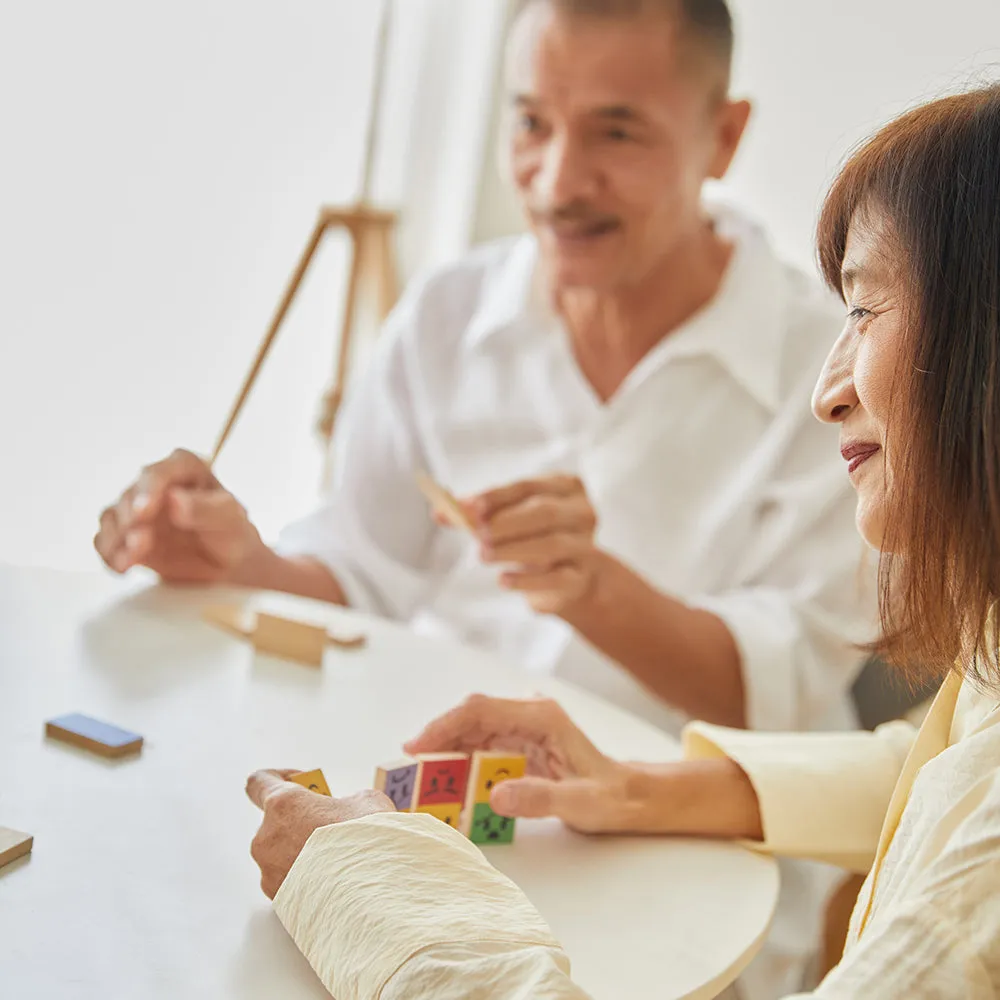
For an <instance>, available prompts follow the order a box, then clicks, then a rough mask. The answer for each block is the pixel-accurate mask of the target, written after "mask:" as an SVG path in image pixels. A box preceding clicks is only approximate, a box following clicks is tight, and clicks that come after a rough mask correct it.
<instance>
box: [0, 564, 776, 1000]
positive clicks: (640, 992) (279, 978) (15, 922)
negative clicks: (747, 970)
mask: <svg viewBox="0 0 1000 1000" xmlns="http://www.w3.org/2000/svg"><path fill="white" fill-rule="evenodd" d="M137 584H138V585H137ZM218 600H219V593H218V592H215V593H212V594H210V595H208V594H206V592H204V591H201V592H198V591H186V592H182V591H172V590H167V589H163V588H152V589H150V588H149V587H148V586H147V584H146V583H144V582H142V581H138V582H137V581H131V582H130V583H127V584H123V583H121V582H119V581H113V580H111V579H108V578H105V577H102V576H97V575H94V576H84V575H80V576H75V575H69V574H59V573H54V572H47V571H39V570H31V571H29V570H19V569H12V568H3V567H0V826H12V827H15V828H19V829H22V830H26V831H27V832H29V833H32V834H34V836H35V850H34V853H33V854H32V856H31V857H30V858H27V859H24V860H22V861H18V862H15V863H14V864H13V865H11V866H9V867H8V868H6V869H3V870H0V996H3V997H4V998H7V997H10V998H11V1000H14V998H16V1000H27V998H31V1000H139V998H141V1000H168V998H169V1000H177V998H180V997H183V998H184V1000H201V998H204V1000H258V998H259V1000H265V998H266V1000H277V998H281V1000H306V998H322V997H324V996H326V993H325V991H324V990H323V988H322V986H321V985H320V984H319V982H318V981H317V980H316V979H315V978H314V976H313V974H312V972H311V970H310V969H309V967H308V965H307V964H306V962H305V961H304V959H303V958H302V957H301V956H300V955H299V954H298V952H297V951H296V949H295V947H294V945H293V944H292V942H291V940H290V939H289V938H288V937H287V936H286V934H285V932H284V930H283V929H282V927H281V925H280V924H279V923H278V921H277V919H276V918H275V916H274V915H273V913H272V912H271V910H270V907H269V904H268V903H267V901H266V900H265V899H264V897H263V896H262V895H261V894H260V891H259V888H258V884H257V881H258V879H257V872H256V869H255V867H254V865H253V863H252V861H251V859H250V857H249V854H248V847H249V843H250V839H251V837H252V835H253V833H254V830H255V829H256V825H257V820H258V816H257V811H256V809H255V808H254V807H253V806H252V805H251V804H250V803H249V802H248V801H247V800H246V799H245V797H244V794H243V785H244V779H245V778H246V776H247V774H248V773H249V772H250V771H252V770H254V769H256V768H258V767H266V766H271V767H298V768H302V769H311V768H314V767H322V768H323V770H324V772H325V774H326V776H327V779H328V780H329V782H330V785H331V787H332V788H333V790H334V794H337V793H338V792H341V793H343V792H347V791H353V790H355V789H358V788H362V787H367V786H368V785H369V784H370V782H371V779H372V774H373V769H374V766H375V765H376V764H377V763H379V762H380V761H382V760H384V759H392V758H393V757H396V756H398V754H399V746H400V743H401V742H402V740H403V739H405V738H407V737H409V736H411V735H413V734H415V733H416V732H417V731H419V729H420V728H421V726H422V725H423V723H425V722H426V721H427V720H429V719H430V718H431V717H433V716H434V715H435V714H437V713H438V712H440V711H441V710H443V709H446V708H448V707H450V706H451V705H453V704H454V703H456V702H457V701H459V700H460V699H461V698H462V697H464V696H465V695H466V694H468V693H469V692H471V691H474V690H479V691H485V692H488V693H493V694H501V695H520V694H531V693H532V692H533V691H535V690H537V689H538V688H539V684H538V683H537V682H536V681H535V680H534V679H532V678H527V677H524V676H523V675H521V674H519V673H517V672H516V671H512V670H508V669H506V668H505V667H504V666H503V665H501V664H499V663H497V662H495V661H493V660H491V659H490V658H489V657H487V656H485V655H483V654H480V653H474V652H470V651H469V650H466V649H463V648H461V647H459V646H451V645H448V644H444V643H438V642H431V641H428V640H425V639H420V638H417V637H414V636H412V635H410V634H409V633H407V632H406V631H405V630H404V629H401V628H398V627H396V626H392V625H389V624H387V623H385V622H380V621H375V620H372V619H366V618H361V617H360V616H357V615H354V614H351V613H349V612H345V611H342V610H340V609H336V608H328V607H326V606H325V605H308V606H307V602H297V601H294V600H292V599H290V600H291V601H292V603H291V606H292V607H293V608H297V609H298V610H299V612H300V613H305V612H308V613H309V614H310V615H312V614H314V613H315V612H316V611H317V609H319V610H320V613H321V614H323V615H324V616H325V617H326V619H327V620H328V621H329V622H330V623H331V626H335V627H336V628H338V629H340V630H341V631H343V632H354V631H357V630H358V629H362V630H363V631H364V632H365V633H367V634H368V636H369V637H370V644H369V647H368V648H367V649H366V650H364V651H362V652H353V653H347V652H343V653H341V652H337V651H333V650H331V651H330V652H329V653H328V654H327V659H326V663H325V665H324V668H323V669H322V670H321V671H320V670H315V669H310V668H308V667H301V666H296V665H293V664H291V663H286V662H284V661H280V660H276V659H271V658H264V657H258V658H256V659H255V658H254V656H253V655H252V653H251V651H250V650H249V648H248V646H247V645H246V644H245V643H241V642H240V641H238V640H236V639H234V638H231V637H229V636H227V635H225V634H223V633H221V632H219V631H217V630H215V629H214V628H212V627H211V626H209V625H207V624H204V623H202V622H201V621H200V620H199V607H200V606H201V605H203V604H204V603H205V602H206V601H212V602H217V601H218ZM546 690H548V691H549V692H551V693H555V694H557V696H558V697H559V698H560V700H561V701H562V702H563V704H564V705H565V706H566V707H567V708H568V709H569V711H570V712H571V714H572V715H573V716H574V717H575V718H576V719H577V721H578V722H579V723H580V724H581V725H583V726H584V727H585V728H586V729H587V731H588V732H589V733H590V734H591V735H592V737H593V738H594V739H595V741H596V742H597V743H598V744H599V745H600V746H601V747H602V748H604V749H606V750H607V751H609V752H611V753H614V754H616V755H618V756H621V757H627V758H632V759H647V760H656V759H666V758H669V757H671V756H674V755H676V746H675V745H674V744H673V743H672V741H670V740H669V739H668V738H667V737H665V736H664V735H663V734H662V733H660V732H659V731H657V730H656V729H654V728H652V727H651V726H648V725H647V724H645V723H643V722H641V721H638V720H636V719H634V718H632V717H631V716H629V715H627V714H625V713H624V712H621V711H619V710H618V709H616V708H613V707H610V706H608V705H606V704H604V703H602V702H600V701H598V700H597V699H595V698H592V697H590V696H589V695H585V694H583V693H582V692H579V691H577V690H575V689H572V688H569V687H566V686H564V685H555V684H551V685H547V686H546ZM75 711H79V712H84V713H88V714H92V715H95V716H97V717H99V718H102V719H105V720H106V721H109V722H112V723H115V724H117V725H120V726H123V727H125V728H128V729H133V730H135V731H138V732H140V733H142V734H143V735H144V736H145V738H146V745H145V748H144V750H143V752H142V755H141V756H139V757H138V758H134V759H129V760H125V761H121V762H109V761H105V760H103V759H101V758H98V757H94V756H92V755H90V754H88V753H86V752H83V751H78V750H76V749H74V748H71V747H68V746H66V745H64V744H61V743H55V742H51V741H47V740H46V739H44V738H43V723H44V720H46V719H48V718H51V717H53V716H56V715H60V714H63V713H66V712H75ZM487 853H488V857H489V859H490V861H492V862H493V863H494V864H495V865H496V866H497V867H498V868H500V869H501V870H502V871H504V872H506V873H507V874H508V875H510V876H511V877H512V878H513V879H514V880H515V881H516V882H517V883H518V884H519V885H521V886H522V888H523V889H524V890H525V891H526V892H527V893H528V895H529V896H530V897H531V899H532V900H533V901H534V902H535V904H536V905H537V906H538V907H539V909H540V910H541V912H542V913H543V914H544V916H545V917H546V918H547V919H548V921H549V922H550V924H551V925H552V927H553V929H554V931H555V933H556V934H557V935H558V936H559V937H560V938H561V940H562V941H563V942H564V944H565V945H566V947H567V950H568V952H569V954H570V956H571V958H572V961H573V965H574V970H575V975H576V977H577V979H578V981H579V982H580V983H581V984H582V985H583V986H584V987H586V988H587V989H588V990H590V991H591V992H592V994H593V996H594V997H595V998H598V1000H654V998H655V1000H680V998H682V997H683V998H707V997H712V996H714V995H715V994H716V992H718V991H719V990H721V989H722V988H723V987H724V986H725V985H726V984H728V983H729V982H730V981H731V980H732V979H733V978H734V977H735V976H736V975H737V974H738V973H739V971H740V970H741V969H742V968H743V967H744V966H745V965H746V964H747V962H749V960H750V958H751V957H752V956H753V954H754V953H755V951H756V950H757V947H758V946H759V943H760V940H761V938H762V936H763V935H764V934H765V931H766V929H767V926H768V923H769V921H770V919H771V915H772V911H773V909H774V905H775V901H776V898H777V889H778V876H777V870H776V867H775V865H774V864H773V862H771V861H770V860H768V859H764V858H760V857H757V856H754V855H752V854H751V853H749V852H747V851H744V850H742V849H740V848H739V847H736V846H731V845H723V844H707V843H688V842H683V841H670V840H666V839H588V838H584V837H581V836H577V835H574V834H572V833H570V832H568V831H566V830H565V829H564V828H563V827H562V826H561V825H560V824H559V823H557V822H552V821H536V822H521V823H519V825H518V835H517V841H516V843H515V844H514V845H512V846H509V847H494V848H492V849H490V850H489V851H488V852H487Z"/></svg>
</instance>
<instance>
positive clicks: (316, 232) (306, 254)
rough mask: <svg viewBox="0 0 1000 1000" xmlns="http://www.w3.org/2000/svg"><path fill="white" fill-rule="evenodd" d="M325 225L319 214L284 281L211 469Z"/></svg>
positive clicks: (286, 313)
mask: <svg viewBox="0 0 1000 1000" xmlns="http://www.w3.org/2000/svg"><path fill="white" fill-rule="evenodd" d="M328 225H329V223H328V222H327V220H326V217H325V214H324V213H323V212H320V217H319V220H318V221H317V222H316V225H315V227H314V228H313V231H312V235H311V236H310V237H309V242H308V243H307V244H306V248H305V250H303V252H302V256H301V257H300V258H299V262H298V264H297V265H296V267H295V271H294V272H293V273H292V276H291V278H290V279H289V281H288V285H287V286H286V287H285V293H284V295H282V297H281V301H280V302H279V303H278V308H277V309H276V310H275V313H274V316H273V317H272V319H271V325H270V326H269V327H268V329H267V333H266V334H265V335H264V339H263V341H261V345H260V347H259V348H258V349H257V355H256V357H255V358H254V360H253V364H252V365H251V366H250V371H249V372H247V376H246V378H245V379H244V380H243V385H242V387H241V388H240V391H239V394H238V395H237V397H236V401H235V402H234V403H233V407H232V409H231V410H230V411H229V418H228V419H227V420H226V425H225V427H223V429H222V433H221V434H220V435H219V437H218V439H217V440H216V442H215V447H214V448H213V449H212V458H211V464H212V465H214V464H215V462H216V460H217V459H218V457H219V453H220V452H221V451H222V449H223V446H224V445H225V443H226V441H227V440H228V439H229V435H230V434H231V433H232V430H233V427H234V426H235V424H236V421H237V419H238V418H239V415H240V413H241V412H242V410H243V407H244V405H245V404H246V401H247V398H248V397H249V395H250V390H251V389H252V388H253V386H254V383H255V382H256V381H257V376H258V375H259V374H260V370H261V367H262V366H263V364H264V361H265V360H266V359H267V355H268V352H269V351H270V350H271V346H272V345H273V344H274V341H275V338H276V337H277V336H278V331H279V330H280V329H281V324H282V323H283V322H284V320H285V316H286V315H288V310H289V309H290V308H291V305H292V302H293V301H294V300H295V296H296V295H297V294H298V291H299V286H300V285H301V284H302V279H303V278H304V277H305V275H306V272H307V271H308V270H309V265H310V264H311V263H312V260H313V257H315V256H316V250H317V249H318V247H319V245H320V242H321V241H322V239H323V234H324V233H325V232H326V229H327V226H328Z"/></svg>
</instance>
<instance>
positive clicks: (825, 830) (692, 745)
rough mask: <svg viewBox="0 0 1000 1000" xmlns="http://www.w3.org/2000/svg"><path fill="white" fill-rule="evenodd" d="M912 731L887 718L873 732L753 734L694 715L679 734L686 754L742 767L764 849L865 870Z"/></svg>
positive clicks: (693, 757) (851, 868)
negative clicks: (749, 785)
mask: <svg viewBox="0 0 1000 1000" xmlns="http://www.w3.org/2000/svg"><path fill="white" fill-rule="evenodd" d="M915 736H916V730H915V729H914V728H913V727H912V726H911V725H910V724H909V723H906V722H892V723H889V724H888V725H886V726H881V727H880V728H879V729H877V730H876V731H875V732H874V733H862V732H855V733H751V732H747V731H746V730H740V729H726V728H724V727H722V726H711V725H708V724H707V723H701V722H696V723H692V724H691V725H689V726H688V727H687V728H686V729H685V730H684V734H683V745H684V754H685V756H686V757H687V758H688V759H692V760H697V759H706V758H713V757H728V758H730V759H731V760H733V761H735V762H736V763H737V764H739V765H740V767H741V768H742V769H743V770H744V771H745V772H746V774H747V776H748V777H749V779H750V781H751V783H752V784H753V787H754V790H755V791H756V793H757V800H758V803H759V805H760V815H761V822H762V825H763V829H764V841H763V843H759V844H758V843H753V844H748V845H747V846H749V847H751V848H753V849H754V850H760V851H765V852H767V853H769V854H777V855H782V856H784V857H792V858H808V859H810V860H814V861H825V862H827V863H829V864H834V865H839V866H840V867H842V868H847V869H849V870H851V871H855V872H859V873H862V874H863V873H866V872H867V871H868V869H869V868H870V867H871V863H872V860H873V858H874V856H875V851H876V849H877V848H878V841H879V834H880V833H881V830H882V823H883V821H884V819H885V814H886V810H887V809H888V806H889V801H890V799H891V798H892V793H893V790H894V788H895V787H896V781H897V779H898V778H899V774H900V771H901V770H902V768H903V764H904V762H905V760H906V755H907V753H908V752H909V749H910V747H911V746H912V744H913V740H914V738H915Z"/></svg>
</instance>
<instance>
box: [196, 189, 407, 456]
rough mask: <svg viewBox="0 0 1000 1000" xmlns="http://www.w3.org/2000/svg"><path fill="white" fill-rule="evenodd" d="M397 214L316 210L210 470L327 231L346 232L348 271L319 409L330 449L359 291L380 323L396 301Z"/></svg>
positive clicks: (364, 207) (361, 208) (319, 424)
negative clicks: (367, 294)
mask: <svg viewBox="0 0 1000 1000" xmlns="http://www.w3.org/2000/svg"><path fill="white" fill-rule="evenodd" d="M398 221H399V215H398V213H396V212H387V211H383V210H381V209H377V208H373V207H371V206H370V205H367V204H364V203H360V204H357V205H355V206H353V207H351V208H334V207H324V208H322V209H320V213H319V218H318V219H317V220H316V225H315V226H314V227H313V231H312V235H311V236H310V237H309V241H308V243H306V247H305V250H303V252H302V256H301V257H300V258H299V262H298V264H297V266H296V268H295V270H294V272H293V273H292V276H291V278H290V279H289V282H288V285H287V286H286V288H285V292H284V294H283V295H282V297H281V301H280V302H279V303H278V308H277V309H276V310H275V313H274V316H273V318H272V319H271V324H270V326H269V327H268V329H267V332H266V333H265V334H264V339H263V340H262V341H261V344H260V347H259V348H258V349H257V354H256V356H255V357H254V360H253V364H251V366H250V370H249V372H247V376H246V378H245V379H244V380H243V385H242V387H241V388H240V392H239V395H238V396H237V397H236V401H235V402H234V403H233V406H232V409H231V410H230V412H229V418H228V420H227V421H226V424H225V426H224V427H223V429H222V433H221V434H220V435H219V437H218V440H217V441H216V443H215V447H214V448H213V450H212V464H213V465H214V464H215V462H216V460H217V459H218V457H219V454H220V452H221V451H222V449H223V447H224V446H225V443H226V441H227V440H228V439H229V435H230V434H231V433H232V430H233V427H234V426H235V424H236V421H237V419H238V418H239V415H240V413H241V412H242V410H243V407H244V405H245V404H246V401H247V398H248V397H249V396H250V392H251V390H252V389H253V387H254V383H255V382H256V381H257V377H258V376H259V375H260V371H261V369H262V368H263V366H264V362H265V361H266V360H267V356H268V354H269V352H270V350H271V347H272V346H273V344H274V341H275V339H276V338H277V336H278V332H279V331H280V330H281V325H282V323H283V322H284V320H285V317H286V316H287V315H288V311H289V309H291V307H292V303H293V302H294V301H295V296H296V295H297V294H298V292H299V289H300V288H301V286H302V281H303V279H304V278H305V276H306V273H307V272H308V270H309V265H310V264H311V263H312V261H313V258H314V257H315V256H316V251H317V250H318V249H319V247H320V244H321V243H322V242H323V237H324V236H326V234H327V233H328V232H330V231H331V230H345V231H346V232H347V234H348V236H349V237H350V240H351V251H352V252H351V268H350V272H349V273H348V278H347V293H346V299H345V302H344V314H343V319H342V321H341V328H340V343H339V345H338V350H337V360H336V363H335V366H334V374H333V380H332V382H331V384H330V388H329V389H328V390H327V392H326V393H325V394H324V396H323V403H322V409H321V412H320V416H319V420H318V421H317V430H318V431H319V434H320V437H321V438H322V440H323V444H324V446H327V445H329V443H330V441H331V440H332V438H333V432H334V429H335V428H336V423H337V414H338V413H339V412H340V406H341V403H342V402H343V399H344V389H345V386H346V384H347V372H348V369H349V366H350V358H351V345H352V341H353V335H354V331H355V328H356V320H357V313H358V308H359V305H360V299H361V290H362V288H364V287H365V286H368V287H371V286H372V285H374V287H375V293H376V299H375V301H376V311H377V315H378V318H379V320H380V321H381V320H384V319H385V318H386V316H388V315H389V312H390V311H391V310H392V307H393V306H394V305H395V304H396V299H397V298H398V297H399V285H398V278H397V268H396V255H395V237H396V227H397V223H398Z"/></svg>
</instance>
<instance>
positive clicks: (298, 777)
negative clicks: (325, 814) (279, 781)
mask: <svg viewBox="0 0 1000 1000" xmlns="http://www.w3.org/2000/svg"><path fill="white" fill-rule="evenodd" d="M289 781H294V782H295V784H296V785H301V786H302V787H303V788H308V789H309V791H311V792H317V793H318V794H319V795H329V794H330V786H329V785H328V784H327V783H326V778H324V777H323V772H322V771H320V770H316V771H303V772H302V773H301V774H293V775H292V776H291V778H289Z"/></svg>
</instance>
